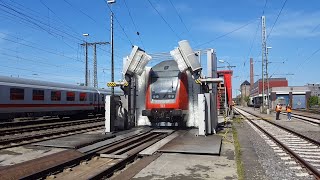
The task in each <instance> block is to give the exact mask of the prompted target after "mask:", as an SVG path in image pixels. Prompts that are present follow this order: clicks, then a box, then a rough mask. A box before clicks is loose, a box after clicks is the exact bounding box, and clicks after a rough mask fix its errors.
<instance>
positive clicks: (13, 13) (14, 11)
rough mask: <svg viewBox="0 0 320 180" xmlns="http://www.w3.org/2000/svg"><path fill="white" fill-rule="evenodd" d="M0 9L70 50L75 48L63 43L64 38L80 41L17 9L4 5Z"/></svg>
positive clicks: (0, 5)
mask: <svg viewBox="0 0 320 180" xmlns="http://www.w3.org/2000/svg"><path fill="white" fill-rule="evenodd" d="M1 2H2V1H1ZM1 7H2V8H6V9H2V12H5V13H7V14H9V15H11V16H13V17H16V18H19V19H20V20H22V21H24V22H25V23H27V24H28V23H29V24H30V25H33V26H35V27H36V28H38V30H41V31H44V32H47V33H48V34H50V35H52V36H53V37H55V38H56V39H58V40H60V41H62V42H63V43H64V44H66V45H67V46H68V47H70V48H71V49H75V48H74V47H73V46H71V45H70V44H68V43H67V42H65V39H66V38H67V39H70V40H72V39H71V37H72V38H75V39H78V40H81V39H79V38H77V37H76V36H74V35H71V34H69V33H68V32H65V31H63V30H60V29H58V28H55V27H53V26H50V25H49V24H46V23H44V22H43V21H40V20H38V19H35V18H34V17H31V16H29V15H27V14H25V13H23V12H21V11H19V10H17V9H14V8H13V7H10V6H8V5H6V4H0V8H1ZM61 33H62V34H61Z"/></svg>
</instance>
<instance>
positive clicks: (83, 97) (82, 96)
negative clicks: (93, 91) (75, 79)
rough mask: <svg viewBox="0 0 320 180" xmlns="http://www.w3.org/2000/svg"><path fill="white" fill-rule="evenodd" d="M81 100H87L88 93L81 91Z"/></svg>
mask: <svg viewBox="0 0 320 180" xmlns="http://www.w3.org/2000/svg"><path fill="white" fill-rule="evenodd" d="M79 97H80V98H79V99H80V101H86V100H87V93H80V94H79Z"/></svg>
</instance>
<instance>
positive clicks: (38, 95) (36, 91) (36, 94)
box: [32, 89, 44, 101]
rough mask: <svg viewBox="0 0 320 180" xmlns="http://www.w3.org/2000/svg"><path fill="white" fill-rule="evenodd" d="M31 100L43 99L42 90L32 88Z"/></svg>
mask: <svg viewBox="0 0 320 180" xmlns="http://www.w3.org/2000/svg"><path fill="white" fill-rule="evenodd" d="M32 100H34V101H43V100H44V90H39V89H34V90H33V91H32Z"/></svg>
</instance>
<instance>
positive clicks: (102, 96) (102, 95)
mask: <svg viewBox="0 0 320 180" xmlns="http://www.w3.org/2000/svg"><path fill="white" fill-rule="evenodd" d="M101 98H102V102H104V94H101Z"/></svg>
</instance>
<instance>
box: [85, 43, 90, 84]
mask: <svg viewBox="0 0 320 180" xmlns="http://www.w3.org/2000/svg"><path fill="white" fill-rule="evenodd" d="M85 48H86V69H85V71H86V72H85V83H84V85H85V86H88V84H89V76H88V43H87V42H86V43H85Z"/></svg>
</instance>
